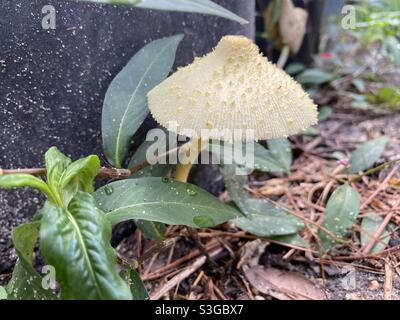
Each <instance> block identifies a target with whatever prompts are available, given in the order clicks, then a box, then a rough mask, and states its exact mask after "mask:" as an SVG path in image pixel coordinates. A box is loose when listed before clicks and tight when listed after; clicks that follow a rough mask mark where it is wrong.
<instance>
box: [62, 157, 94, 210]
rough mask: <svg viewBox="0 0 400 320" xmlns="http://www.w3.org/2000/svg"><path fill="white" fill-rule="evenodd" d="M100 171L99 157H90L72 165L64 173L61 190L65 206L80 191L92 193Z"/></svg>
mask: <svg viewBox="0 0 400 320" xmlns="http://www.w3.org/2000/svg"><path fill="white" fill-rule="evenodd" d="M99 170H100V159H99V157H98V156H89V157H86V158H83V159H79V160H77V161H74V162H73V163H71V164H70V165H69V166H68V167H67V168H66V170H65V171H64V173H63V175H62V178H61V181H60V190H61V192H62V199H63V203H64V204H65V205H68V203H69V201H71V199H72V198H73V197H74V196H75V194H76V193H77V192H78V191H83V192H87V193H92V192H93V191H94V189H93V182H94V179H95V178H96V176H97V173H98V172H99Z"/></svg>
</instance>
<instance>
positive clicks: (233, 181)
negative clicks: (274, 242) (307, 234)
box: [221, 165, 304, 237]
mask: <svg viewBox="0 0 400 320" xmlns="http://www.w3.org/2000/svg"><path fill="white" fill-rule="evenodd" d="M221 171H222V173H223V175H224V181H225V185H226V188H227V190H228V192H229V196H230V197H231V199H232V200H233V201H234V202H235V204H236V205H237V206H238V207H239V208H240V210H241V211H242V212H243V213H244V214H245V217H240V218H238V219H236V220H233V222H234V223H235V224H236V226H238V227H239V228H240V229H243V230H246V231H248V232H250V233H253V234H255V235H258V236H262V237H272V236H281V235H290V234H295V233H297V232H298V231H299V230H301V229H302V228H304V225H303V223H302V221H301V220H299V219H298V218H296V217H295V216H293V215H290V214H288V213H287V212H285V211H284V210H282V209H280V208H277V207H275V206H274V205H272V204H271V203H269V202H266V201H264V200H261V199H254V198H251V197H250V195H249V193H248V192H247V191H246V190H245V185H246V182H247V177H246V176H238V175H236V174H235V166H234V165H224V166H222V167H221Z"/></svg>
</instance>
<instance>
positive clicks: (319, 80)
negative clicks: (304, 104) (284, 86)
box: [296, 69, 336, 85]
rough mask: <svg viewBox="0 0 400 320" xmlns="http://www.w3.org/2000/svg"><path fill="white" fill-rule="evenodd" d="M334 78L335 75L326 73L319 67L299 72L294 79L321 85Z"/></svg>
mask: <svg viewBox="0 0 400 320" xmlns="http://www.w3.org/2000/svg"><path fill="white" fill-rule="evenodd" d="M335 78H336V76H335V75H334V74H332V73H328V72H326V71H323V70H321V69H308V70H305V71H303V72H302V73H300V74H299V75H298V76H297V78H296V79H297V81H298V82H300V83H301V84H314V85H321V84H324V83H327V82H331V81H333V80H334V79H335Z"/></svg>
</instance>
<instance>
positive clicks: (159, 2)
mask: <svg viewBox="0 0 400 320" xmlns="http://www.w3.org/2000/svg"><path fill="white" fill-rule="evenodd" d="M86 1H90V2H99V3H112V4H125V5H133V6H136V7H138V8H144V9H153V10H165V11H182V12H193V13H201V14H209V15H214V16H219V17H222V18H225V19H229V20H232V21H236V22H238V23H240V24H247V23H248V22H247V21H246V20H245V19H243V18H241V17H239V16H238V15H236V14H234V13H233V12H231V11H229V10H227V9H225V8H224V7H221V6H220V5H218V4H216V3H214V2H213V1H210V0H86Z"/></svg>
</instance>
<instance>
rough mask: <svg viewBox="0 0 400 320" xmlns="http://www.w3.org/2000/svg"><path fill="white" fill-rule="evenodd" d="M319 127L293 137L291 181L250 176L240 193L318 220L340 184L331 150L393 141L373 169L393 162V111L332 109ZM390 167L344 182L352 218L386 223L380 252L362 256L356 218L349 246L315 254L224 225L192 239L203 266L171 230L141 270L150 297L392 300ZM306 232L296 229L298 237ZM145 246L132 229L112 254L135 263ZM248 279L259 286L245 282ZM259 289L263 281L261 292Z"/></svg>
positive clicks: (394, 196)
mask: <svg viewBox="0 0 400 320" xmlns="http://www.w3.org/2000/svg"><path fill="white" fill-rule="evenodd" d="M319 128H320V130H321V134H320V135H318V136H296V137H294V138H292V143H293V148H294V155H295V161H294V165H293V167H292V174H291V175H290V176H289V177H284V176H275V177H270V176H268V177H266V176H265V175H264V174H261V173H255V174H253V176H252V177H251V179H249V185H248V190H249V191H250V192H251V193H252V194H253V195H254V196H255V197H259V198H268V199H270V200H273V201H276V202H278V203H280V204H283V205H285V206H288V207H290V208H291V209H292V210H293V211H294V212H296V213H297V214H298V215H299V216H302V217H304V218H307V219H309V220H313V221H315V222H317V221H318V219H319V218H320V217H321V215H323V212H324V208H325V205H326V202H327V199H328V198H329V195H330V194H331V193H332V192H333V191H334V189H335V188H336V187H337V186H338V183H339V182H338V181H341V179H345V178H348V177H347V176H341V174H340V173H338V172H340V164H338V163H337V161H336V160H335V159H333V158H332V153H334V152H341V153H343V154H345V155H347V156H349V155H350V154H351V152H352V151H353V150H354V149H355V148H356V147H357V146H358V145H359V144H361V143H363V142H366V141H368V140H370V139H374V138H377V137H380V136H382V135H388V136H389V137H390V138H391V140H390V143H389V145H388V148H387V150H386V151H385V154H384V156H383V159H381V163H383V162H385V161H388V160H393V159H397V158H399V155H400V131H399V130H398V128H400V114H390V115H384V116H382V115H380V116H377V115H376V114H371V113H362V112H360V111H357V110H352V109H351V108H346V107H343V106H336V107H335V111H334V113H333V115H332V116H331V118H330V119H329V120H328V121H325V122H323V123H321V124H320V125H319ZM397 169H398V167H394V166H391V167H387V168H384V169H382V170H381V171H379V172H376V173H375V174H373V175H371V176H369V177H364V178H362V179H360V180H358V181H356V182H353V183H352V186H353V187H354V188H356V189H357V190H358V192H359V193H360V195H361V203H362V210H361V213H360V217H364V216H366V215H368V214H378V215H381V216H382V217H383V218H384V222H385V224H386V225H387V224H388V223H389V222H390V226H391V228H390V233H391V241H390V242H389V245H388V246H387V247H386V249H385V250H384V251H382V252H379V253H377V254H368V253H367V252H368V251H369V250H365V249H366V248H362V247H361V245H360V241H359V234H360V232H362V230H361V227H360V223H359V222H360V221H358V223H357V224H356V225H355V226H354V227H353V229H352V231H351V234H350V235H349V239H351V240H352V241H351V243H349V244H344V245H340V246H338V247H336V248H335V249H334V250H332V251H331V252H330V253H329V254H325V255H323V256H322V257H321V256H320V254H319V253H318V252H315V251H312V250H307V249H301V248H297V247H293V246H290V245H287V244H282V243H276V242H272V241H262V240H260V239H257V237H255V236H252V235H250V234H248V233H246V232H243V231H240V230H238V229H236V228H235V227H234V226H233V225H231V224H224V225H222V226H220V227H219V228H217V229H204V230H201V231H200V232H199V239H200V241H201V242H202V244H203V246H204V248H205V249H206V251H207V252H208V253H209V255H210V256H211V260H212V261H208V259H207V258H206V257H205V256H204V255H203V254H202V252H201V251H200V250H199V249H197V246H196V244H195V243H194V241H193V239H192V237H191V236H190V235H189V234H188V233H187V231H186V229H185V228H181V227H170V228H169V229H168V238H169V239H170V240H169V243H168V246H167V247H166V248H164V249H163V250H162V251H160V252H159V253H157V254H156V255H153V256H152V257H151V258H149V259H147V260H146V261H144V263H143V264H142V265H141V266H140V273H141V275H142V277H143V279H144V280H145V283H146V286H147V288H148V290H149V292H150V296H151V297H152V298H156V299H195V300H200V299H204V300H208V299H211V300H213V299H222V300H225V299H227V300H228V299H257V300H264V299H317V298H326V299H351V300H353V299H387V300H389V299H399V298H400V295H399V293H400V233H399V226H400V216H399V212H400V197H399V190H400V182H399V181H400V180H399V179H400V171H399V170H397ZM389 178H390V179H389ZM312 236H313V235H310V234H308V233H307V232H304V233H303V237H304V238H309V237H312ZM378 238H379V235H378ZM153 244H154V243H152V242H149V241H148V240H145V239H144V238H143V236H142V234H141V232H140V230H136V232H135V234H134V235H132V236H131V237H129V238H127V239H125V240H124V241H123V242H122V243H121V244H120V246H119V247H118V250H119V251H120V253H121V254H122V255H124V256H127V257H132V258H133V257H138V256H142V255H143V253H144V252H146V251H147V250H148V249H149V248H150V247H151V246H152V245H153ZM259 268H264V269H263V270H264V271H265V270H273V272H272V271H270V272H264V271H263V270H261V271H260V270H259ZM260 277H264V278H263V279H264V281H261V280H260ZM252 279H257V281H256V282H255V283H251V280H252ZM288 279H289V280H290V281H288ZM285 280H287V281H285ZM306 282H307V283H308V285H305V284H307V283H306ZM259 283H264V284H265V285H264V286H261V287H260V285H259ZM305 290H306V291H305Z"/></svg>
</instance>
